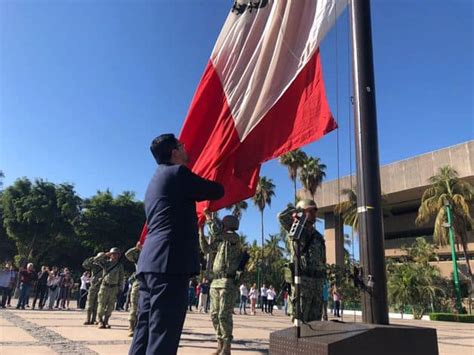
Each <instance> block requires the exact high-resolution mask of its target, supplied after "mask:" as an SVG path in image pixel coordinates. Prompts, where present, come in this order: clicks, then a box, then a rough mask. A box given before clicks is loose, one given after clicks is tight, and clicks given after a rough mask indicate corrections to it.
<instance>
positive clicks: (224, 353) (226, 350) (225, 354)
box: [219, 340, 231, 355]
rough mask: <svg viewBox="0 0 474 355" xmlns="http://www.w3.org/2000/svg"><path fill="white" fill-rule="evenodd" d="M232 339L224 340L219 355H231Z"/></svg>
mask: <svg viewBox="0 0 474 355" xmlns="http://www.w3.org/2000/svg"><path fill="white" fill-rule="evenodd" d="M230 344H231V341H230V340H226V341H222V350H221V352H220V353H219V355H230Z"/></svg>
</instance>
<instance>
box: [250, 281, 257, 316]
mask: <svg viewBox="0 0 474 355" xmlns="http://www.w3.org/2000/svg"><path fill="white" fill-rule="evenodd" d="M249 298H250V307H251V312H250V313H251V314H252V315H255V314H256V311H255V308H256V306H257V298H258V291H257V284H253V286H252V287H251V288H250V292H249Z"/></svg>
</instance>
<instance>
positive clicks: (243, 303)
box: [239, 282, 249, 314]
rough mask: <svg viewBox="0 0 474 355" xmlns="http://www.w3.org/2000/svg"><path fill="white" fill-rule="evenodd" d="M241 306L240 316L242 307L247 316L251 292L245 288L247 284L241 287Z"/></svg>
mask: <svg viewBox="0 0 474 355" xmlns="http://www.w3.org/2000/svg"><path fill="white" fill-rule="evenodd" d="M239 289H240V304H239V314H242V307H243V308H244V314H247V299H248V297H249V290H248V289H247V286H245V282H244V283H243V284H242V285H240V288H239Z"/></svg>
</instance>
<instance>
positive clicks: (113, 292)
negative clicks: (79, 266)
mask: <svg viewBox="0 0 474 355" xmlns="http://www.w3.org/2000/svg"><path fill="white" fill-rule="evenodd" d="M109 258H110V259H109ZM119 258H120V252H119V249H118V248H112V249H110V252H108V253H105V254H104V255H102V256H99V257H95V258H94V263H95V264H96V265H99V266H101V267H102V270H103V273H104V275H103V276H102V284H101V285H100V289H99V307H98V312H97V313H98V316H99V328H101V329H104V328H110V325H109V318H110V316H111V315H112V311H113V310H114V308H115V302H116V301H117V296H118V294H119V292H120V291H121V288H122V285H123V277H124V273H123V265H122V264H121V263H120V260H119Z"/></svg>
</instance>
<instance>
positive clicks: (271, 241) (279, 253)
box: [264, 234, 285, 262]
mask: <svg viewBox="0 0 474 355" xmlns="http://www.w3.org/2000/svg"><path fill="white" fill-rule="evenodd" d="M268 237H269V238H268V239H267V240H266V241H265V242H266V243H265V247H264V249H265V253H266V254H267V258H268V259H269V260H271V261H272V262H273V261H276V260H280V259H281V258H282V257H283V252H284V250H285V249H284V248H283V247H282V246H281V245H280V242H281V238H280V234H269V235H268Z"/></svg>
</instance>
